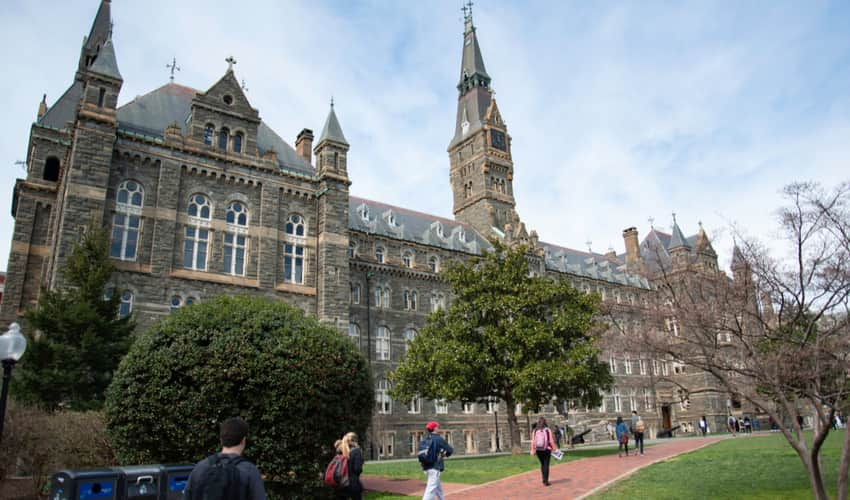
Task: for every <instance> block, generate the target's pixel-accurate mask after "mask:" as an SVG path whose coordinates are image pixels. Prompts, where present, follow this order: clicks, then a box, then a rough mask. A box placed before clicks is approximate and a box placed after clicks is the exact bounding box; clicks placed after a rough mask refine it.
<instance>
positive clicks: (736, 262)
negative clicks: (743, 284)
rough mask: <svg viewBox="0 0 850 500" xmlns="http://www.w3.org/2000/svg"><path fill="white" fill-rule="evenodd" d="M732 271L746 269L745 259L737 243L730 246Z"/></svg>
mask: <svg viewBox="0 0 850 500" xmlns="http://www.w3.org/2000/svg"><path fill="white" fill-rule="evenodd" d="M731 267H732V272H733V273H736V272H738V271H743V270H746V268H747V259H746V258H744V254H743V253H742V252H741V249H740V248H738V244H737V243H735V245H734V246H733V247H732V266H731Z"/></svg>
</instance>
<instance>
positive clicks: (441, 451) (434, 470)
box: [418, 421, 455, 500]
mask: <svg viewBox="0 0 850 500" xmlns="http://www.w3.org/2000/svg"><path fill="white" fill-rule="evenodd" d="M439 426H440V424H438V423H437V422H434V421H431V422H428V425H426V426H425V430H426V431H428V432H427V434H426V435H425V438H424V439H423V440H422V441H420V443H419V452H418V457H419V463H420V464H421V465H422V470H423V471H424V472H425V475H427V476H428V484H426V485H425V493H424V494H423V495H422V500H432V499H434V498H439V499H440V500H443V499H444V498H445V497H444V496H443V483H442V482H440V473H441V472H443V470H444V469H445V465H444V464H443V457H450V456H452V453H454V451H455V450H454V449H453V448H452V447H451V445H449V443H447V442H446V440H445V439H443V438H442V437H440V436H439V435H438V434H435V433H434V431H436V430H437V428H438V427H439Z"/></svg>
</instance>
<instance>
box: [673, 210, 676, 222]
mask: <svg viewBox="0 0 850 500" xmlns="http://www.w3.org/2000/svg"><path fill="white" fill-rule="evenodd" d="M675 223H676V212H673V224H675Z"/></svg>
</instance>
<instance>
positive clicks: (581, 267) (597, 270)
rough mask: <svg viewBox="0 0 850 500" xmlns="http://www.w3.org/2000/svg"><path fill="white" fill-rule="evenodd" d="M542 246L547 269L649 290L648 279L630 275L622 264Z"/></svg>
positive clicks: (600, 256)
mask: <svg viewBox="0 0 850 500" xmlns="http://www.w3.org/2000/svg"><path fill="white" fill-rule="evenodd" d="M540 244H541V245H542V246H543V248H544V250H545V254H544V255H545V259H546V268H547V269H552V270H555V271H560V272H562V273H569V274H574V275H576V276H583V277H585V278H591V279H596V280H602V281H608V282H611V283H618V284H621V285H628V286H634V287H638V288H649V282H648V281H647V280H646V278H644V277H643V276H639V275H636V274H629V273H628V272H626V265H625V264H624V263H622V262H612V261H611V260H610V259H609V258H608V257H606V256H604V255H601V254H598V253H591V252H583V251H581V250H575V249H572V248H566V247H562V246H559V245H554V244H552V243H544V242H542V241H541V242H540Z"/></svg>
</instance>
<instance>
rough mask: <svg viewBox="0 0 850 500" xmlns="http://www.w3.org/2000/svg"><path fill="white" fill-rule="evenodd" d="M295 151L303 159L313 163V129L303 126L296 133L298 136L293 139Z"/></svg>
mask: <svg viewBox="0 0 850 500" xmlns="http://www.w3.org/2000/svg"><path fill="white" fill-rule="evenodd" d="M295 151H296V152H297V153H298V156H300V157H301V158H304V161H306V162H307V163H309V164H310V165H312V164H313V131H312V130H310V129H309V128H305V129H304V130H302V131H301V132H299V133H298V137H297V138H296V139H295Z"/></svg>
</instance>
